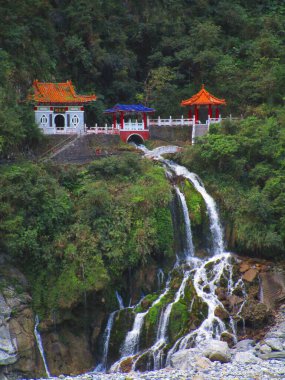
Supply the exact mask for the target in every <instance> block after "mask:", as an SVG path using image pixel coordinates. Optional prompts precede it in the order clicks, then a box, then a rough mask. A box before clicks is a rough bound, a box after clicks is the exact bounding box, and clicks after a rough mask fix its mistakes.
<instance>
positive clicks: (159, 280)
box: [157, 268, 165, 290]
mask: <svg viewBox="0 0 285 380" xmlns="http://www.w3.org/2000/svg"><path fill="white" fill-rule="evenodd" d="M164 277H165V275H164V272H163V270H162V269H161V268H159V269H158V271H157V286H158V289H159V290H160V289H161V287H162V285H163V283H164Z"/></svg>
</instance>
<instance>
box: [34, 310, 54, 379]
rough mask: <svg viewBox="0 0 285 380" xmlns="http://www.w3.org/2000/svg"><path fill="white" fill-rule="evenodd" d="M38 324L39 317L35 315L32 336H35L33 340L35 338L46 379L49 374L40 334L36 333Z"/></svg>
mask: <svg viewBox="0 0 285 380" xmlns="http://www.w3.org/2000/svg"><path fill="white" fill-rule="evenodd" d="M39 323H40V320H39V317H38V315H36V318H35V328H34V334H35V338H36V341H37V345H38V349H39V351H40V354H41V357H42V360H43V363H44V367H45V371H46V375H47V377H50V372H49V369H48V365H47V361H46V357H45V352H44V347H43V342H42V337H41V334H40V333H39V331H38V326H39Z"/></svg>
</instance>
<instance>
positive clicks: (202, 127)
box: [181, 85, 226, 143]
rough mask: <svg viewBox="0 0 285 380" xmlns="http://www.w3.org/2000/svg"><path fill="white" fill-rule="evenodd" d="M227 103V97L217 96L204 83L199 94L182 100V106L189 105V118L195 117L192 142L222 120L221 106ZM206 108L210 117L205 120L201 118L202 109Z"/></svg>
mask: <svg viewBox="0 0 285 380" xmlns="http://www.w3.org/2000/svg"><path fill="white" fill-rule="evenodd" d="M225 105H226V101H225V99H219V98H217V97H215V96H214V95H212V94H211V93H210V92H208V91H207V90H206V89H205V86H204V85H202V88H201V90H200V91H199V92H198V93H197V94H195V95H193V96H192V97H191V98H189V99H186V100H182V102H181V106H187V107H189V111H188V119H192V118H193V124H192V143H194V142H195V139H196V138H197V137H200V136H203V135H204V134H206V133H208V131H209V127H210V125H211V124H213V123H219V122H220V121H221V112H220V107H221V106H225ZM205 108H206V109H207V111H208V117H207V118H205V120H201V116H200V111H201V109H205Z"/></svg>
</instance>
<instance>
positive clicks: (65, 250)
mask: <svg viewBox="0 0 285 380" xmlns="http://www.w3.org/2000/svg"><path fill="white" fill-rule="evenodd" d="M0 178H1V180H0V205H1V206H0V207H1V209H0V215H1V227H0V241H1V251H2V252H5V253H6V254H8V255H9V256H10V257H13V259H14V260H15V262H16V263H19V264H20V265H21V268H22V270H23V271H24V272H25V273H26V274H27V275H28V276H29V278H30V280H31V282H32V289H33V293H34V294H33V296H34V297H33V300H34V303H35V307H36V309H37V310H41V311H42V312H43V311H45V310H47V309H49V310H50V309H55V308H58V307H62V308H64V307H70V306H71V305H73V304H74V303H76V302H78V301H80V300H83V298H82V295H83V293H84V292H88V291H94V290H97V291H98V290H101V289H103V288H108V287H113V289H114V285H116V286H117V285H118V283H122V276H123V275H124V272H125V271H127V270H129V269H133V268H136V267H137V266H139V265H147V264H148V263H149V262H150V260H162V259H163V258H164V257H165V256H167V255H171V254H172V250H173V249H172V247H173V234H172V221H171V214H170V208H169V202H170V199H171V188H170V185H169V184H168V182H167V180H166V179H165V175H164V171H163V169H162V168H161V167H159V166H155V165H153V164H152V163H151V162H149V161H147V160H142V159H141V158H140V157H139V156H137V155H135V154H125V155H124V156H121V157H120V159H119V160H118V158H117V157H115V158H112V157H111V158H106V159H101V160H99V161H96V162H93V163H92V164H90V166H89V167H87V168H78V167H74V166H68V167H60V166H53V165H36V164H31V163H23V164H17V165H11V166H3V167H2V168H1V175H0Z"/></svg>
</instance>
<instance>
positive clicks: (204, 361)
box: [195, 356, 212, 370]
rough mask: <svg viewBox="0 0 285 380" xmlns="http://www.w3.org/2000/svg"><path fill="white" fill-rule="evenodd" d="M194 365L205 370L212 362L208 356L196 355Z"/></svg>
mask: <svg viewBox="0 0 285 380" xmlns="http://www.w3.org/2000/svg"><path fill="white" fill-rule="evenodd" d="M195 359H196V367H197V368H198V369H199V370H207V369H209V368H210V367H211V365H212V362H211V361H210V360H209V359H208V358H204V357H203V356H196V358H195Z"/></svg>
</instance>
